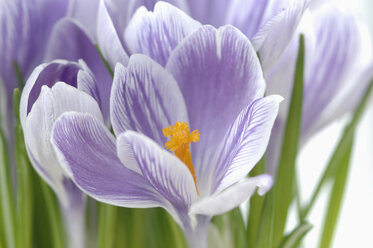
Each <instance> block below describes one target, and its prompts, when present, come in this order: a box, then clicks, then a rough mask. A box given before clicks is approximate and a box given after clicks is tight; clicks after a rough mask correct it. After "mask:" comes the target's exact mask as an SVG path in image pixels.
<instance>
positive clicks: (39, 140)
mask: <svg viewBox="0 0 373 248" xmlns="http://www.w3.org/2000/svg"><path fill="white" fill-rule="evenodd" d="M66 111H78V112H83V113H91V114H93V115H95V116H97V118H100V119H101V120H102V115H101V111H100V109H99V107H98V105H97V102H96V101H95V100H94V99H93V98H92V97H91V96H89V95H88V94H86V93H84V92H82V91H79V90H78V89H76V88H74V87H72V86H70V85H67V84H65V83H62V82H58V83H56V84H55V85H54V86H53V87H52V88H51V89H50V88H48V87H47V86H43V87H42V89H41V93H40V96H39V97H38V99H37V100H36V101H35V103H34V104H33V106H32V109H31V111H30V113H29V115H28V116H27V118H26V120H25V125H24V134H25V144H26V148H27V151H28V154H29V157H30V159H31V162H32V164H33V166H34V168H35V169H36V171H37V172H38V173H39V175H40V176H41V177H42V178H43V179H44V180H45V181H46V182H48V184H49V185H50V186H51V187H52V188H53V189H54V190H55V191H56V193H57V194H58V195H59V198H60V200H61V202H62V203H63V204H67V202H68V201H69V200H68V199H69V198H68V195H69V194H68V192H66V191H65V190H67V189H65V187H64V184H65V181H66V180H67V181H68V180H69V179H68V175H66V173H65V172H64V171H63V169H62V168H61V167H60V165H59V163H58V160H57V157H56V155H55V153H54V151H53V147H52V144H51V143H50V137H51V132H52V126H53V123H54V122H55V120H56V119H57V118H58V117H59V116H60V115H61V114H62V113H64V112H66Z"/></svg>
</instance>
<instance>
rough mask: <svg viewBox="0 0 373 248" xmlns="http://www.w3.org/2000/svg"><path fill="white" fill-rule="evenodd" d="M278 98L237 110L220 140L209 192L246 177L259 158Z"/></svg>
mask: <svg viewBox="0 0 373 248" xmlns="http://www.w3.org/2000/svg"><path fill="white" fill-rule="evenodd" d="M281 101H282V97H280V96H267V97H264V98H261V99H258V100H256V101H255V102H254V103H253V104H252V105H250V106H247V107H246V108H245V109H243V110H242V111H241V113H240V114H239V115H238V117H237V118H236V120H235V121H234V122H233V124H232V125H231V127H230V128H229V130H228V132H227V134H226V136H225V139H224V141H223V143H222V144H223V146H222V149H221V150H219V152H217V154H219V157H218V160H217V164H216V167H215V170H214V172H213V176H212V178H213V185H212V192H215V190H216V191H217V192H220V191H222V190H224V189H225V188H227V187H229V186H230V185H232V184H234V183H236V182H239V181H240V180H242V179H243V178H245V177H246V176H247V174H248V173H249V172H250V171H251V169H252V168H253V167H254V166H255V165H256V163H257V162H258V161H259V160H260V158H261V157H262V156H263V154H264V152H265V150H266V148H267V145H268V141H269V137H270V135H271V130H272V127H273V123H274V121H275V119H276V117H277V113H278V109H279V103H280V102H281Z"/></svg>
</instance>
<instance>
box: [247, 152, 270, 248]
mask: <svg viewBox="0 0 373 248" xmlns="http://www.w3.org/2000/svg"><path fill="white" fill-rule="evenodd" d="M265 170H266V165H265V155H264V156H263V158H262V159H261V160H260V161H259V162H258V164H257V165H255V167H254V168H253V170H252V171H251V172H250V174H249V176H250V177H254V176H257V175H260V174H263V173H265ZM263 203H264V196H260V195H258V194H254V195H253V196H252V197H251V198H250V208H249V215H248V221H247V229H246V235H247V247H255V244H256V238H257V235H258V229H259V224H260V214H261V212H262V208H263Z"/></svg>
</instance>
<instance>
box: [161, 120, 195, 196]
mask: <svg viewBox="0 0 373 248" xmlns="http://www.w3.org/2000/svg"><path fill="white" fill-rule="evenodd" d="M162 131H163V135H164V136H166V137H169V136H171V137H170V140H168V141H167V142H166V144H165V146H166V148H167V149H168V150H170V151H172V152H174V153H175V155H176V156H177V157H178V158H179V159H180V160H181V161H183V162H184V164H185V165H186V166H187V167H188V169H189V171H190V173H192V176H193V179H194V183H195V185H196V190H197V194H198V195H199V191H198V187H197V178H196V173H195V172H194V167H193V163H192V154H191V153H190V147H189V144H190V143H191V142H197V141H198V140H199V133H198V130H194V131H193V132H190V129H189V126H188V124H187V123H185V122H176V123H175V125H173V126H168V127H166V128H163V130H162Z"/></svg>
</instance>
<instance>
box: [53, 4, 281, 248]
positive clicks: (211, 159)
mask: <svg viewBox="0 0 373 248" xmlns="http://www.w3.org/2000/svg"><path fill="white" fill-rule="evenodd" d="M140 16H142V18H139V17H140ZM135 26H136V27H137V29H139V30H138V32H137V33H138V35H134V36H133V37H129V38H130V39H131V41H133V42H132V43H130V44H131V46H130V47H131V49H133V47H138V46H139V47H141V48H142V49H143V50H144V51H149V54H150V55H151V57H152V59H151V58H150V57H148V56H146V55H141V54H136V55H132V56H131V57H130V58H129V61H128V65H127V66H126V67H124V66H123V65H121V64H117V65H116V67H115V74H114V81H113V86H112V90H111V97H110V117H111V124H112V127H113V131H114V134H115V136H114V135H113V134H112V133H111V132H110V131H109V130H108V129H107V127H106V126H105V125H104V123H103V122H102V120H100V119H99V118H97V117H95V116H94V115H92V114H89V113H77V112H69V113H65V114H63V115H62V116H61V117H60V118H59V119H58V120H57V121H56V122H55V124H54V128H53V135H52V143H53V146H54V148H55V151H56V153H57V156H58V158H59V161H60V163H61V164H62V165H63V166H64V168H65V169H66V171H67V172H68V174H69V175H70V176H71V178H72V179H73V180H74V182H75V183H76V185H77V186H78V187H79V188H80V189H81V190H83V191H84V192H85V193H87V194H88V195H90V196H91V197H93V198H95V199H97V200H99V201H102V202H105V203H109V204H113V205H117V206H124V207H140V208H145V207H163V208H165V209H166V210H167V211H168V212H169V213H170V214H171V215H172V216H173V217H174V219H175V221H176V222H177V223H178V224H179V225H180V226H181V227H182V229H183V230H184V232H185V235H186V237H187V240H188V242H189V244H190V246H191V247H205V246H206V241H207V235H206V233H207V228H208V224H209V221H210V218H211V216H213V215H217V214H221V213H223V212H225V211H228V210H230V209H232V208H234V207H236V206H238V205H239V204H240V203H242V202H243V201H245V200H247V199H248V198H249V197H250V196H251V195H252V194H253V193H254V192H255V191H256V189H257V188H259V193H260V194H264V193H265V192H266V191H267V190H268V189H269V188H270V187H271V184H272V183H271V178H270V177H269V176H268V175H260V176H257V177H254V178H246V176H247V174H248V173H249V171H250V170H251V169H252V168H253V166H254V165H255V164H256V163H257V162H258V160H259V159H260V158H261V157H262V155H263V153H264V151H265V149H266V146H267V143H268V139H269V136H270V132H271V128H272V125H273V122H274V119H275V117H276V115H277V111H278V105H279V102H280V101H281V97H279V96H268V97H263V94H264V90H265V83H264V79H263V72H262V70H261V66H260V63H259V60H258V58H257V55H256V52H255V50H254V48H253V47H252V45H251V43H250V41H249V40H248V39H247V37H246V36H245V35H243V34H242V33H241V32H240V31H239V30H237V29H236V28H234V27H232V26H224V27H221V28H219V29H216V28H214V27H212V26H201V24H199V23H198V22H196V21H194V20H193V19H191V18H190V17H188V16H187V15H186V14H184V13H183V12H181V11H180V10H178V9H176V8H175V7H173V6H171V5H168V4H165V3H159V4H157V5H156V7H155V10H154V13H153V12H148V11H146V10H144V9H140V10H138V11H137V14H135V16H134V18H133V19H132V20H131V23H130V24H129V27H128V29H127V30H130V29H131V28H132V30H136V28H134V27H135ZM149 30H150V31H151V32H149ZM128 32H129V31H127V33H126V34H125V35H126V36H125V37H128ZM140 34H141V35H143V36H140ZM112 61H114V60H112ZM77 151H79V152H77Z"/></svg>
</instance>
